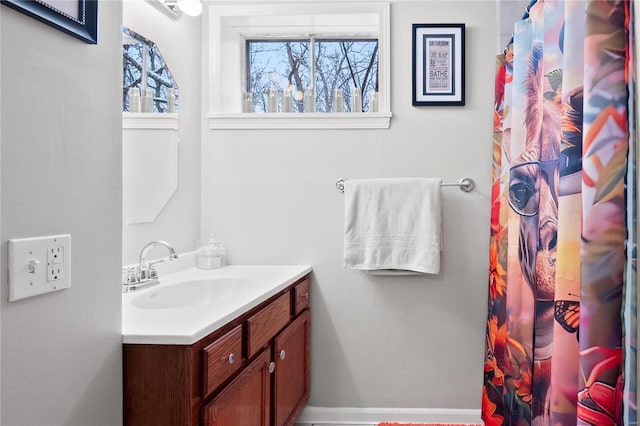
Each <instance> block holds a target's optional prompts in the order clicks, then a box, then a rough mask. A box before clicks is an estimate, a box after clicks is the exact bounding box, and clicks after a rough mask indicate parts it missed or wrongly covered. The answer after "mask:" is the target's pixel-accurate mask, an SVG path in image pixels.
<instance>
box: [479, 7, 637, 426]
mask: <svg viewBox="0 0 640 426" xmlns="http://www.w3.org/2000/svg"><path fill="white" fill-rule="evenodd" d="M633 7H634V5H633V2H632V1H620V0H609V1H605V0H601V1H583V0H580V1H561V0H546V1H541V0H539V1H538V2H535V0H534V2H532V4H530V9H529V10H528V15H529V16H528V18H527V19H523V20H522V21H519V22H517V23H516V24H515V27H514V36H513V40H512V42H510V43H509V45H508V46H507V48H506V50H505V53H504V54H503V55H500V56H499V57H498V62H497V74H496V82H495V114H494V144H493V187H492V206H491V246H490V279H489V298H488V300H489V310H488V320H487V332H486V358H485V364H484V387H483V395H482V396H483V403H482V417H483V420H484V422H485V424H486V425H530V424H533V425H576V424H578V425H587V424H588V425H597V426H606V425H623V424H624V425H632V424H637V419H636V401H637V399H636V336H637V330H636V323H637V319H636V236H635V230H636V208H635V206H636V181H637V179H636V174H635V157H636V152H635V151H636V150H637V148H638V147H637V143H636V136H635V133H634V132H635V123H634V115H635V105H634V101H635V99H634V86H633V85H634V79H633V75H634V67H633V34H632V33H633V20H632V15H633V14H632V8H633ZM525 16H526V15H525Z"/></svg>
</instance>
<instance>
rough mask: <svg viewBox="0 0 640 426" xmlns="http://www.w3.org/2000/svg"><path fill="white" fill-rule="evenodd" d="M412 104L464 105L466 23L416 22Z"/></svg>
mask: <svg viewBox="0 0 640 426" xmlns="http://www.w3.org/2000/svg"><path fill="white" fill-rule="evenodd" d="M413 105H414V106H427V105H436V106H438V105H453V106H455V105H464V24H413Z"/></svg>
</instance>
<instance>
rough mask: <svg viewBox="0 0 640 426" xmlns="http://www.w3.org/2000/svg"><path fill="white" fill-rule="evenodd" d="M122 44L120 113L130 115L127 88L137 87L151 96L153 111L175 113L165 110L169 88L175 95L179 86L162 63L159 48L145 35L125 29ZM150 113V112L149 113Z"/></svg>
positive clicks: (172, 109) (174, 108)
mask: <svg viewBox="0 0 640 426" xmlns="http://www.w3.org/2000/svg"><path fill="white" fill-rule="evenodd" d="M122 32H123V42H122V78H123V80H122V111H124V112H129V111H131V108H130V100H129V89H132V88H137V89H139V90H140V93H141V94H143V93H144V92H142V91H143V90H148V91H149V92H150V94H151V97H152V109H153V112H168V110H169V111H176V110H177V107H176V105H175V100H174V107H173V108H168V101H167V99H169V98H170V96H169V91H170V90H169V89H173V93H174V96H175V97H176V98H177V96H178V85H177V83H176V82H175V80H174V79H173V75H171V71H170V70H169V67H168V66H167V63H166V62H165V61H164V58H163V57H162V54H161V53H160V50H159V49H158V46H157V45H156V44H155V43H154V42H153V41H151V40H149V39H147V38H145V37H144V36H142V35H140V34H138V33H136V32H134V31H132V30H131V29H129V28H127V27H124V28H123V29H122ZM149 112H151V111H149Z"/></svg>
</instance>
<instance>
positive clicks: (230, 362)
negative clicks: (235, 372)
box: [227, 353, 236, 364]
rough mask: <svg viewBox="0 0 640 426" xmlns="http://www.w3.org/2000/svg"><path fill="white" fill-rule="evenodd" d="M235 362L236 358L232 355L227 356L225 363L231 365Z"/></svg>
mask: <svg viewBox="0 0 640 426" xmlns="http://www.w3.org/2000/svg"><path fill="white" fill-rule="evenodd" d="M235 360H236V356H235V355H234V354H233V353H230V354H229V358H227V361H228V362H229V364H233V363H234V362H235Z"/></svg>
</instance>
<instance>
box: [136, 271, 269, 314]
mask: <svg viewBox="0 0 640 426" xmlns="http://www.w3.org/2000/svg"><path fill="white" fill-rule="evenodd" d="M255 285H256V283H255V281H254V280H251V279H250V278H244V277H219V278H211V279H203V280H194V281H187V282H182V283H176V284H172V285H168V286H165V287H157V288H154V289H150V291H148V292H145V293H144V294H140V295H139V296H136V297H135V298H134V299H133V300H132V301H131V304H132V305H133V306H135V307H136V308H140V309H179V308H191V307H195V306H205V305H211V304H215V303H216V302H224V301H226V300H229V299H231V298H233V297H242V296H243V295H246V294H247V293H248V292H249V289H250V288H251V287H252V286H255Z"/></svg>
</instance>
